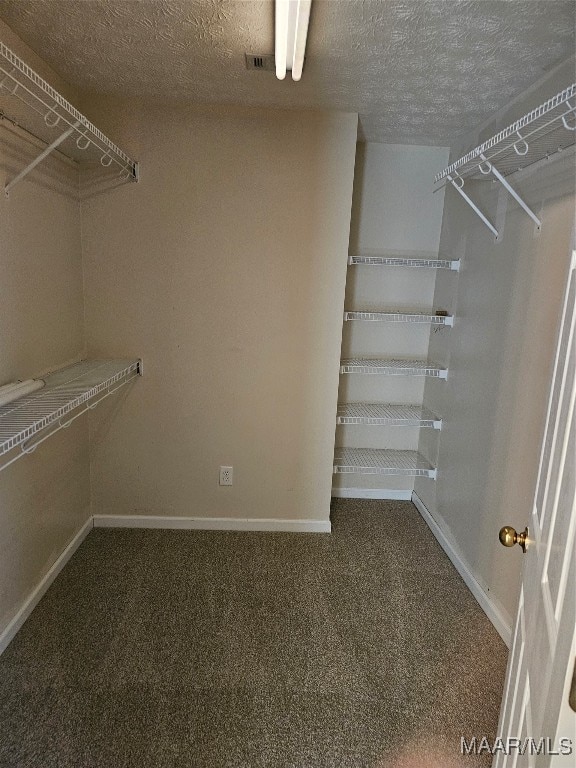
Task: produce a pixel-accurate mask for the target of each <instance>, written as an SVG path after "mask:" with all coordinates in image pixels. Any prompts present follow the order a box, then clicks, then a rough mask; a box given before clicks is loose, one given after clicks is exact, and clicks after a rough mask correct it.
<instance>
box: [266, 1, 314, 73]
mask: <svg viewBox="0 0 576 768" xmlns="http://www.w3.org/2000/svg"><path fill="white" fill-rule="evenodd" d="M311 5H312V0H276V11H275V13H276V18H275V54H274V56H275V60H276V77H277V78H278V79H279V80H284V78H285V77H286V72H287V70H291V71H292V79H293V80H300V78H301V77H302V67H303V66H304V56H305V53H306V37H307V35H308V22H309V20H310V6H311Z"/></svg>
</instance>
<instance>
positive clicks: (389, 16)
mask: <svg viewBox="0 0 576 768" xmlns="http://www.w3.org/2000/svg"><path fill="white" fill-rule="evenodd" d="M575 14H576V5H575V4H574V2H573V0H314V2H313V5H312V16H311V21H310V31H309V40H308V49H307V60H306V65H305V69H304V74H303V77H302V80H301V81H300V82H299V83H294V82H292V80H290V79H287V80H285V81H283V82H280V81H278V80H276V78H275V76H274V74H273V73H269V72H254V71H247V70H246V69H245V65H244V53H245V52H252V53H271V52H272V51H273V2H272V0H0V17H1V18H2V19H3V20H4V21H5V22H6V23H7V24H8V25H9V26H11V27H12V28H13V30H14V31H15V32H16V33H17V34H18V35H19V36H20V37H21V38H22V39H23V40H24V41H25V42H26V43H28V44H29V45H30V46H31V48H33V49H34V50H35V51H36V52H37V53H38V54H39V55H40V56H41V57H42V58H44V59H45V60H46V61H47V62H48V63H49V64H50V65H52V67H53V68H54V69H55V70H56V71H57V72H58V73H59V74H60V75H62V77H64V79H66V80H68V81H69V82H70V83H71V84H73V85H76V86H78V87H80V88H82V89H86V90H90V91H97V92H103V93H115V94H130V95H137V96H151V97H155V98H163V99H177V100H191V101H199V102H220V103H222V102H225V103H230V104H244V105H267V106H274V107H288V108H291V107H303V108H321V109H336V110H344V111H352V112H358V113H359V114H360V125H361V129H360V130H361V136H363V137H364V138H366V139H367V140H369V141H384V142H401V143H426V144H440V145H441V144H447V143H449V142H450V140H451V139H453V138H455V137H456V136H458V135H460V134H462V133H463V132H465V131H466V130H468V129H469V128H473V127H474V126H476V125H478V124H479V123H481V122H483V121H484V120H485V119H486V118H488V117H489V116H490V115H491V114H492V113H493V112H495V111H496V110H497V109H499V108H500V107H502V106H503V105H504V104H506V103H507V102H508V101H509V100H510V99H511V98H512V97H514V96H516V95H517V94H518V93H520V92H522V91H523V90H524V89H525V88H526V87H527V86H529V85H531V84H532V83H533V82H534V81H535V80H537V79H538V78H539V77H540V76H541V75H542V74H543V73H544V72H545V71H546V70H548V69H550V68H551V67H553V66H554V65H555V64H557V63H558V62H560V61H563V60H565V59H566V58H567V57H568V56H570V55H571V54H573V53H574V26H575Z"/></svg>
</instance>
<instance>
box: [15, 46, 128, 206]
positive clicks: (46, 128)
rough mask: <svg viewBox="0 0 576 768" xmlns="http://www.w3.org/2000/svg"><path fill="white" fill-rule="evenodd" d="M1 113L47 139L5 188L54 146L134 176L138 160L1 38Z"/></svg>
mask: <svg viewBox="0 0 576 768" xmlns="http://www.w3.org/2000/svg"><path fill="white" fill-rule="evenodd" d="M0 115H1V117H2V119H3V120H8V121H9V122H11V123H13V124H14V125H17V126H19V127H20V128H22V129H24V130H25V131H27V132H28V133H30V134H31V135H32V136H34V137H35V138H37V139H40V140H41V141H42V142H43V143H44V144H46V149H45V150H44V151H43V152H42V153H41V154H40V155H39V156H38V157H37V158H36V160H34V161H33V162H32V163H31V164H30V165H29V166H27V167H26V168H25V169H24V170H23V171H22V172H21V173H19V174H18V175H17V176H16V177H15V178H14V179H12V180H11V181H9V182H8V184H7V185H6V187H5V189H6V192H8V190H9V189H10V188H11V187H13V186H14V185H15V184H16V183H18V181H20V180H21V179H22V178H24V176H25V175H26V174H27V173H29V172H30V171H31V170H32V169H33V168H34V167H35V166H36V165H37V164H38V163H39V162H41V161H42V160H43V159H44V158H45V157H46V156H47V155H48V154H50V152H52V151H54V150H55V149H56V148H58V151H59V152H60V153H62V154H63V155H65V156H66V157H67V158H68V159H70V160H73V161H75V162H77V163H80V164H81V165H88V166H90V165H100V166H103V167H104V168H109V169H110V170H113V169H115V171H116V173H117V174H118V175H119V176H120V177H121V178H122V179H125V180H130V181H137V180H138V163H137V162H136V161H134V160H132V159H131V158H130V157H128V155H127V154H126V153H125V152H123V151H122V150H121V149H120V148H119V147H117V146H116V144H114V143H113V142H112V141H110V139H109V138H108V137H107V136H105V135H104V134H103V133H102V131H100V130H99V129H98V128H97V127H96V126H95V125H94V124H93V123H91V122H90V120H88V118H87V117H85V116H84V115H83V114H82V113H81V112H79V111H78V110H77V109H76V108H75V107H74V106H73V105H72V104H70V102H69V101H67V100H66V99H65V98H64V97H63V96H62V95H61V94H59V93H58V91H56V90H55V89H54V88H52V86H51V85H50V84H49V83H47V82H46V81H45V80H43V79H42V78H41V77H40V76H39V75H38V74H37V73H36V72H35V71H34V70H33V69H32V68H31V67H29V66H28V65H27V64H26V62H24V61H22V59H20V58H19V57H18V56H16V54H15V53H14V52H13V51H11V50H10V48H8V47H7V46H6V45H4V43H2V42H0Z"/></svg>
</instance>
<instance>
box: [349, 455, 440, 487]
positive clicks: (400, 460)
mask: <svg viewBox="0 0 576 768" xmlns="http://www.w3.org/2000/svg"><path fill="white" fill-rule="evenodd" d="M334 474H361V475H402V476H404V477H429V478H432V479H433V480H435V479H436V468H435V467H433V466H432V464H430V462H428V461H427V460H426V459H425V458H424V457H423V456H422V455H421V454H420V453H418V451H395V450H391V449H388V448H336V449H335V451H334Z"/></svg>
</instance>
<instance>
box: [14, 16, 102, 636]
mask: <svg viewBox="0 0 576 768" xmlns="http://www.w3.org/2000/svg"><path fill="white" fill-rule="evenodd" d="M0 37H1V39H2V40H3V41H5V42H6V43H7V44H8V45H10V47H12V48H13V50H15V52H16V53H17V54H19V55H20V56H22V57H23V58H25V59H26V60H27V61H29V62H32V63H33V64H34V66H36V67H38V68H39V69H40V72H41V74H42V75H43V76H44V77H45V78H47V79H49V80H50V82H52V83H53V84H54V85H56V86H57V87H60V88H62V89H63V90H64V91H65V92H66V93H67V95H70V92H69V90H68V89H66V86H65V84H63V83H62V82H61V81H60V80H59V79H58V77H57V76H56V75H55V73H53V72H51V71H50V70H49V69H48V68H47V67H45V66H44V65H42V63H41V62H40V61H39V60H38V59H37V57H36V56H34V54H33V53H32V52H31V51H30V50H29V49H27V47H26V46H24V44H23V43H21V42H20V41H19V40H18V38H16V37H15V36H14V35H13V34H12V33H11V32H10V30H8V29H7V28H6V27H5V26H4V25H3V24H1V23H0ZM40 151H41V148H40V149H37V146H36V145H35V144H34V142H31V141H30V140H29V139H26V138H25V137H24V136H23V135H22V134H21V132H20V133H19V132H17V131H14V130H12V129H11V128H10V127H9V126H8V125H7V123H6V122H2V123H1V124H0V187H1V188H2V189H3V188H4V184H5V183H6V180H7V179H10V178H13V177H14V175H15V174H16V173H17V172H18V171H20V170H21V169H22V168H23V167H24V166H25V165H26V164H27V163H28V162H29V161H30V160H31V159H32V158H33V157H35V156H36V154H38V153H39V152H40ZM0 241H1V244H2V247H1V256H0V259H1V273H2V280H1V281H0V312H1V316H2V335H1V339H2V340H1V351H0V384H5V383H8V382H10V381H13V380H15V379H19V378H21V379H25V378H30V377H35V376H38V375H40V374H42V373H44V372H46V371H48V370H50V369H54V368H58V367H60V366H62V365H64V364H65V363H67V362H70V361H72V360H75V359H78V358H79V357H80V356H81V355H82V352H83V349H84V327H83V300H82V258H81V242H80V207H79V202H78V173H77V172H76V171H74V170H73V169H71V168H70V167H69V166H68V165H66V164H64V163H62V162H61V161H59V160H53V159H49V160H48V161H46V163H44V164H42V165H40V166H38V168H37V169H36V170H35V171H34V172H33V173H31V174H30V176H28V177H27V178H26V179H25V180H24V181H22V182H21V183H20V184H19V185H18V186H16V187H14V188H13V189H12V190H11V192H10V197H9V198H6V197H5V196H4V194H3V192H2V193H1V194H0ZM11 456H12V454H10V455H9V456H8V458H11ZM89 494H90V488H89V460H88V431H87V424H86V422H84V423H81V422H76V424H75V425H74V427H71V428H70V430H66V431H63V432H60V433H59V434H58V435H57V436H55V437H54V438H52V439H51V440H50V441H47V442H46V443H44V444H43V445H42V446H41V447H40V448H38V450H37V451H36V452H35V453H34V454H32V455H30V456H26V457H23V458H22V459H21V460H20V461H18V462H16V463H15V464H13V465H12V466H10V467H8V468H7V469H6V470H4V471H3V472H2V473H1V474H0V634H1V633H2V631H3V630H4V628H5V627H6V626H7V625H8V623H9V622H10V621H11V619H12V618H13V617H14V615H15V613H16V612H17V611H18V609H19V608H20V606H21V604H22V602H23V600H24V599H25V598H26V597H27V596H28V595H29V593H30V592H31V590H32V589H33V588H34V587H35V586H36V585H37V584H38V582H39V581H40V579H41V578H42V577H43V576H44V575H45V574H46V573H47V571H48V570H49V569H50V567H51V566H52V565H53V563H54V561H55V560H56V559H57V558H58V556H59V555H60V554H61V553H62V551H63V550H64V549H65V547H66V545H67V544H68V542H69V541H70V540H71V538H72V537H73V536H74V534H75V533H76V532H77V531H78V529H79V528H80V527H81V525H82V524H83V523H84V522H85V521H86V519H87V518H88V516H89V514H90V496H89Z"/></svg>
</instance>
